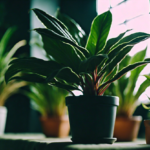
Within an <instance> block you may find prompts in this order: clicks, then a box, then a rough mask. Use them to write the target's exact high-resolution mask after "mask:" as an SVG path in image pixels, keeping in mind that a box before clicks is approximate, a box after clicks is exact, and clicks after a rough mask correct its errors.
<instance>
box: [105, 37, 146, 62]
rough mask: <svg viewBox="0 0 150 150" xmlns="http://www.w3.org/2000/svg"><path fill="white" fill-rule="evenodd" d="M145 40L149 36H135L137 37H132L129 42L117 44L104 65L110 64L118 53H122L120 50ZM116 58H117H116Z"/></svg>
mask: <svg viewBox="0 0 150 150" xmlns="http://www.w3.org/2000/svg"><path fill="white" fill-rule="evenodd" d="M147 38H149V36H147V35H146V36H145V35H143V36H139V37H138V36H137V37H134V38H133V39H130V40H129V41H126V42H124V43H122V44H119V45H117V46H116V47H114V48H113V50H112V51H111V52H110V53H109V54H108V57H109V59H108V60H107V61H106V63H108V62H110V61H111V60H112V59H113V58H114V57H116V56H117V55H118V54H119V53H120V51H122V49H124V48H125V47H127V46H134V45H135V44H137V43H139V42H141V41H143V40H146V39H147ZM117 57H118V56H117Z"/></svg>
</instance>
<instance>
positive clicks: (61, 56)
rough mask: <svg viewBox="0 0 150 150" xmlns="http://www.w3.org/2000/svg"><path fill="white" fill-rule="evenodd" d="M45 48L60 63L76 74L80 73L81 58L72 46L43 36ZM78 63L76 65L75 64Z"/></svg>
mask: <svg viewBox="0 0 150 150" xmlns="http://www.w3.org/2000/svg"><path fill="white" fill-rule="evenodd" d="M42 40H43V43H44V45H43V47H44V49H45V51H46V52H47V54H49V55H50V56H52V57H53V58H54V59H55V60H56V61H57V62H58V63H60V64H62V65H64V66H69V67H71V68H72V69H73V70H74V71H75V72H78V66H79V64H80V62H81V60H80V59H81V58H80V57H79V56H78V55H77V51H76V49H74V47H72V46H71V45H68V44H65V43H62V42H61V41H55V40H54V39H50V38H48V37H46V36H42ZM74 62H76V63H74Z"/></svg>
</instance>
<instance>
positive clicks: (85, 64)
mask: <svg viewBox="0 0 150 150" xmlns="http://www.w3.org/2000/svg"><path fill="white" fill-rule="evenodd" d="M104 58H108V56H107V55H106V54H105V55H104V54H103V55H102V54H99V55H95V56H91V57H89V58H88V59H86V60H84V61H82V62H81V64H80V69H79V72H93V71H94V70H95V68H96V67H98V66H99V64H100V63H101V62H102V61H103V60H104Z"/></svg>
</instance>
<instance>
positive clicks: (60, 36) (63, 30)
mask: <svg viewBox="0 0 150 150" xmlns="http://www.w3.org/2000/svg"><path fill="white" fill-rule="evenodd" d="M32 10H33V11H34V13H35V14H36V16H37V17H38V18H39V20H40V21H41V22H42V23H43V24H44V26H45V27H46V28H36V29H34V31H36V32H37V33H39V34H40V35H41V36H42V41H43V48H44V50H45V51H46V53H47V54H48V55H49V56H50V58H51V60H50V61H47V60H42V59H38V58H33V57H31V58H20V59H15V60H13V61H11V62H10V64H9V68H8V70H7V72H6V74H5V78H6V82H8V81H10V80H12V79H18V80H26V81H31V82H43V83H47V84H49V85H50V86H56V87H59V88H63V89H65V90H67V91H69V92H70V93H71V94H72V96H68V97H66V105H67V107H68V114H69V121H70V128H71V134H72V141H73V142H75V143H113V142H114V141H115V140H116V138H113V129H114V123H115V118H116V110H117V106H118V105H119V99H118V97H115V96H104V95H103V94H104V92H105V90H106V89H107V88H108V87H109V86H110V84H111V83H112V82H114V81H115V80H118V79H119V78H121V77H122V76H123V75H124V74H126V73H127V72H128V71H130V70H133V69H135V68H137V67H138V66H141V65H145V64H147V63H150V61H147V60H144V61H140V62H136V63H133V64H131V65H128V66H124V68H123V69H122V70H120V71H118V64H119V63H120V62H121V61H122V60H123V59H124V58H125V56H126V55H127V54H128V52H130V50H131V49H132V47H133V46H134V45H135V44H136V43H139V42H141V41H143V40H146V39H148V38H149V37H150V35H149V34H147V33H142V32H138V33H133V34H131V35H128V36H125V37H124V35H125V33H126V32H124V33H122V34H120V35H119V36H117V37H115V38H112V39H109V40H107V37H108V34H109V30H110V27H111V23H112V14H111V12H110V11H107V12H105V13H103V14H101V15H98V16H97V17H96V18H95V19H94V20H93V22H92V25H91V31H90V34H89V36H88V39H87V41H86V43H84V41H83V40H85V38H84V36H85V35H84V33H83V32H82V30H81V27H80V26H79V25H78V24H75V23H74V28H75V29H76V30H74V31H73V32H69V29H70V28H71V27H70V26H67V27H66V26H65V25H64V23H62V22H61V21H60V20H58V19H57V18H55V17H53V16H51V15H48V14H47V13H45V12H44V11H42V10H40V9H36V8H35V9H32ZM66 19H67V18H66ZM68 21H70V20H69V19H68ZM72 23H73V22H72ZM74 37H76V38H74ZM76 39H78V40H76ZM81 41H82V42H81ZM83 43H84V44H83ZM22 71H23V72H26V73H27V74H26V75H23V76H17V75H16V73H18V72H22ZM72 90H79V91H81V92H82V93H83V95H80V96H75V95H74V93H73V92H72Z"/></svg>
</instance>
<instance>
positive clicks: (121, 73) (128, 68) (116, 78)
mask: <svg viewBox="0 0 150 150" xmlns="http://www.w3.org/2000/svg"><path fill="white" fill-rule="evenodd" d="M148 63H150V61H142V62H137V63H134V64H131V65H128V66H127V67H124V68H123V69H122V70H121V71H119V72H118V73H117V74H116V75H115V76H114V77H113V78H112V79H111V80H109V81H107V82H105V83H103V84H102V85H101V86H100V87H99V89H101V88H102V87H105V86H106V85H107V84H110V83H112V82H114V81H115V80H118V79H120V78H121V77H122V76H123V75H124V74H126V73H127V72H128V71H131V70H133V69H135V68H137V67H140V66H142V65H145V64H148Z"/></svg>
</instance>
